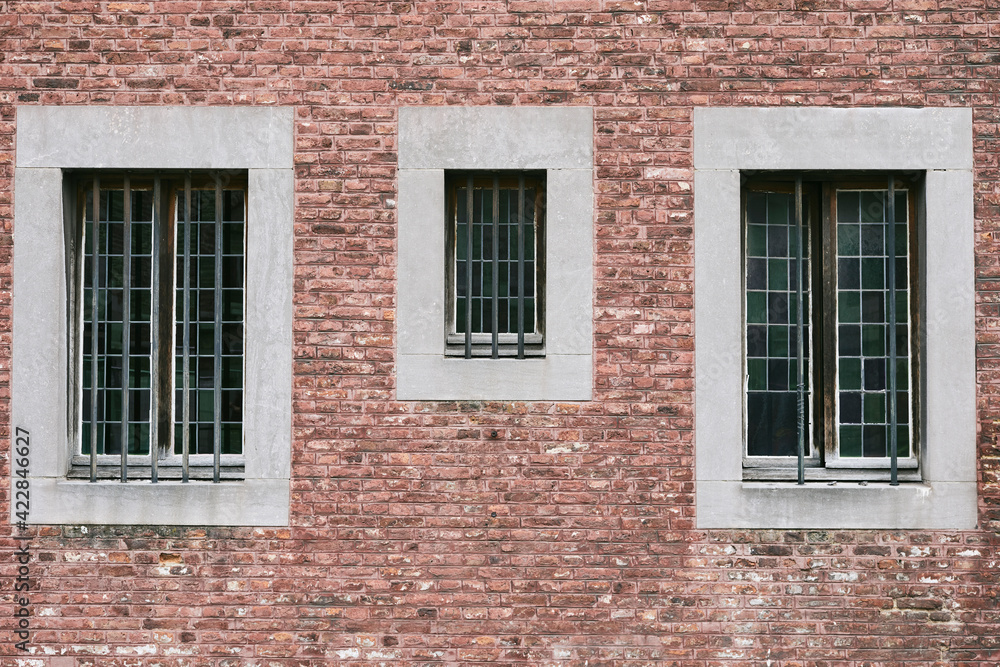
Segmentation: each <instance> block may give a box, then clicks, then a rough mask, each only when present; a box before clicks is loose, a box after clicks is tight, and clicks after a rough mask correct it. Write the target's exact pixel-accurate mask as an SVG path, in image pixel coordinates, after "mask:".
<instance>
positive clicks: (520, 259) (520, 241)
mask: <svg viewBox="0 0 1000 667" xmlns="http://www.w3.org/2000/svg"><path fill="white" fill-rule="evenodd" d="M517 358H518V359H524V174H523V173H522V174H518V176H517Z"/></svg>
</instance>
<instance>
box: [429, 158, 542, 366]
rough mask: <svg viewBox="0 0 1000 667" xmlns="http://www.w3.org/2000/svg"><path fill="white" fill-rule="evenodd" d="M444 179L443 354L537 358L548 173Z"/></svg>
mask: <svg viewBox="0 0 1000 667" xmlns="http://www.w3.org/2000/svg"><path fill="white" fill-rule="evenodd" d="M447 181H448V183H447V190H448V209H447V210H448V248H449V252H448V258H449V261H448V267H447V271H448V284H449V285H450V288H449V290H448V294H449V297H450V299H449V306H450V307H449V308H448V320H449V322H448V347H447V353H448V354H461V355H463V356H465V357H466V358H472V357H473V356H491V357H493V358H498V357H500V356H516V357H517V358H519V359H523V358H524V357H525V355H526V354H528V355H538V354H541V353H542V352H543V348H542V322H541V318H540V317H539V313H541V312H544V305H543V304H544V301H543V290H542V280H541V277H542V266H541V262H540V261H538V258H539V257H542V256H544V253H543V252H539V250H540V245H541V242H542V240H543V239H544V235H543V234H542V233H541V232H542V224H543V219H542V216H543V214H544V212H545V174H544V173H542V174H534V175H532V174H530V173H529V174H525V173H507V172H495V173H492V174H491V173H489V172H469V173H467V174H466V173H452V174H450V175H449V176H448V179H447ZM470 192H471V193H473V194H472V197H470V196H469V193H470Z"/></svg>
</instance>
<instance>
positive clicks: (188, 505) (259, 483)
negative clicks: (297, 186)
mask: <svg viewBox="0 0 1000 667" xmlns="http://www.w3.org/2000/svg"><path fill="white" fill-rule="evenodd" d="M292 123H293V115H292V110H291V109H287V108H257V107H97V106H90V107H82V106H78V107H30V106H22V107H20V108H19V109H18V112H17V129H16V137H17V154H16V163H15V171H14V197H15V201H14V259H13V263H14V268H13V375H12V388H11V431H12V433H13V432H14V430H15V428H17V427H20V428H22V429H26V430H28V431H29V432H30V438H31V454H30V477H29V479H30V489H31V511H30V516H29V523H33V524H157V525H248V526H251V525H252V526H280V525H287V524H288V517H289V500H290V487H289V477H290V462H291V430H292V429H291V414H292V403H291V389H292V235H293V227H292V221H293V205H294V199H293V197H294V184H293V171H292V151H293V144H292V131H293V125H292ZM69 168H81V169H197V170H211V169H239V170H246V171H247V173H248V180H249V183H248V198H247V205H248V215H247V219H248V227H247V255H246V262H247V271H246V301H247V308H246V314H245V317H246V323H245V327H246V330H245V341H246V349H245V366H246V371H245V377H246V389H245V395H244V456H245V459H246V466H245V478H244V480H243V481H240V482H224V483H221V484H212V483H210V482H200V481H199V482H190V483H187V484H182V483H180V482H176V481H161V482H159V483H157V484H155V485H154V484H152V483H150V482H149V481H148V480H146V481H135V482H128V483H125V484H123V483H121V482H119V481H111V480H108V481H100V482H96V483H90V482H89V481H79V480H68V479H67V478H66V473H67V471H68V469H69V465H70V456H71V451H70V449H71V443H72V441H73V436H72V434H73V431H74V430H75V429H76V425H74V424H70V423H68V422H69V416H68V415H69V409H68V401H70V400H72V396H73V395H74V393H75V392H74V391H73V390H72V388H71V387H69V386H68V381H67V378H68V377H69V364H70V363H71V360H70V359H69V358H68V356H69V353H68V345H67V341H68V337H69V336H70V335H73V334H72V331H73V328H72V327H71V323H70V318H69V315H68V313H67V294H68V293H69V292H68V290H70V289H73V285H72V280H71V279H69V278H68V275H67V268H66V253H67V247H66V242H65V239H64V229H63V227H64V215H65V214H64V210H63V205H64V196H63V169H69ZM275 378H284V379H285V380H284V381H281V382H278V381H275ZM12 481H13V480H12ZM12 511H13V509H12Z"/></svg>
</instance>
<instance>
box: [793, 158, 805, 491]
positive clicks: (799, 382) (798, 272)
mask: <svg viewBox="0 0 1000 667" xmlns="http://www.w3.org/2000/svg"><path fill="white" fill-rule="evenodd" d="M802 218H803V215H802V177H801V176H800V177H798V178H796V179H795V236H796V239H795V363H796V374H797V377H796V394H797V396H796V399H797V405H798V420H797V423H796V429H797V434H798V462H797V467H798V483H799V484H805V483H806V477H805V458H806V399H805V369H804V367H803V366H804V360H805V343H804V340H803V339H804V338H805V336H804V329H803V313H802V311H803V298H802V295H803V289H802V282H803V272H802V237H803V231H804V230H803V220H802Z"/></svg>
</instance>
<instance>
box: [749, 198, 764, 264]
mask: <svg viewBox="0 0 1000 667" xmlns="http://www.w3.org/2000/svg"><path fill="white" fill-rule="evenodd" d="M747 222H748V223H750V224H751V225H755V224H764V223H766V222H767V195H766V194H765V193H763V192H751V193H750V194H749V195H747ZM758 254H763V253H758Z"/></svg>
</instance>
